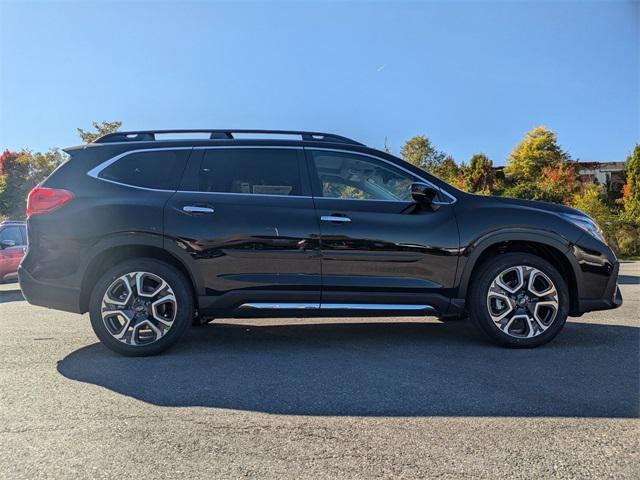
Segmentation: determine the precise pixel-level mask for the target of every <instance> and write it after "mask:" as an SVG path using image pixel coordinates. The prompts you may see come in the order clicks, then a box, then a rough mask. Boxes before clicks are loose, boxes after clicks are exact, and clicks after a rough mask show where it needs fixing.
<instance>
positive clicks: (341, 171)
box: [306, 149, 458, 313]
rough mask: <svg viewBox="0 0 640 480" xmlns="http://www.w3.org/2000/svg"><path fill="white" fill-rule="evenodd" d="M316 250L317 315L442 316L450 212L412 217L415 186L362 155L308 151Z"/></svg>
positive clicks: (450, 270) (449, 266)
mask: <svg viewBox="0 0 640 480" xmlns="http://www.w3.org/2000/svg"><path fill="white" fill-rule="evenodd" d="M306 151H307V157H308V160H309V168H310V171H311V175H312V187H313V190H314V201H315V204H316V209H317V215H318V217H319V220H320V234H321V251H322V272H323V276H322V278H323V289H322V300H321V303H322V308H323V309H326V310H331V309H333V308H335V309H341V308H351V309H354V310H357V309H366V310H399V311H404V310H406V311H407V312H409V311H411V310H416V311H420V312H424V311H427V310H428V308H425V307H432V308H434V309H435V310H436V311H438V312H441V313H442V310H446V308H447V307H448V298H449V296H450V295H451V291H450V289H451V288H452V287H453V284H454V278H455V273H456V267H457V259H458V256H457V249H458V229H457V225H456V221H455V217H454V215H453V212H452V209H451V205H446V204H445V205H439V206H438V208H437V209H436V210H435V211H424V210H419V209H417V208H416V207H415V204H414V203H413V201H412V199H411V194H410V187H411V184H412V183H413V182H416V181H422V180H421V179H418V178H416V177H414V176H413V175H412V174H410V173H408V172H407V171H405V170H402V169H401V168H398V167H397V166H396V165H394V164H392V163H390V162H387V161H385V160H382V159H378V158H374V157H371V156H368V155H363V154H357V153H353V152H351V153H347V152H344V151H336V150H329V149H307V150H306Z"/></svg>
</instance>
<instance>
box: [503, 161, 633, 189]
mask: <svg viewBox="0 0 640 480" xmlns="http://www.w3.org/2000/svg"><path fill="white" fill-rule="evenodd" d="M575 166H576V170H577V173H578V181H579V182H580V183H582V184H586V183H597V184H598V185H603V186H604V187H606V188H607V190H608V191H609V192H619V191H621V190H622V187H624V184H625V182H626V177H625V162H576V163H575ZM493 171H494V172H495V173H496V174H498V175H499V174H502V175H504V173H503V171H504V166H497V167H493Z"/></svg>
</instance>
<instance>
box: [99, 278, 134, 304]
mask: <svg viewBox="0 0 640 480" xmlns="http://www.w3.org/2000/svg"><path fill="white" fill-rule="evenodd" d="M132 296H133V290H132V289H131V284H130V283H129V279H128V278H127V277H126V276H124V277H120V278H118V279H117V280H116V281H114V282H113V283H112V284H111V285H110V286H109V288H108V289H107V293H105V297H106V298H107V300H108V301H109V303H111V304H113V305H120V306H122V307H124V306H126V305H127V304H128V303H129V301H130V300H131V297H132Z"/></svg>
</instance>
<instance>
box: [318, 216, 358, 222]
mask: <svg viewBox="0 0 640 480" xmlns="http://www.w3.org/2000/svg"><path fill="white" fill-rule="evenodd" d="M320 220H321V221H323V222H331V223H349V222H350V221H351V219H350V218H349V217H338V216H337V215H323V216H321V217H320Z"/></svg>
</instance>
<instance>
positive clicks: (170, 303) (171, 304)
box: [151, 295, 176, 326]
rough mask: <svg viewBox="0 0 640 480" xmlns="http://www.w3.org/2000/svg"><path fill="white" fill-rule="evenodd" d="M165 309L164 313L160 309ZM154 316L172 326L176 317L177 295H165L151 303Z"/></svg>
mask: <svg viewBox="0 0 640 480" xmlns="http://www.w3.org/2000/svg"><path fill="white" fill-rule="evenodd" d="M161 309H162V310H163V313H161V312H160V310H161ZM151 314H152V315H153V318H154V319H156V320H157V321H159V322H160V323H162V324H163V325H166V326H171V324H172V323H173V320H174V318H175V317H176V297H174V296H173V295H165V296H164V297H161V298H159V299H158V300H156V301H155V302H153V303H152V304H151Z"/></svg>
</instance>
